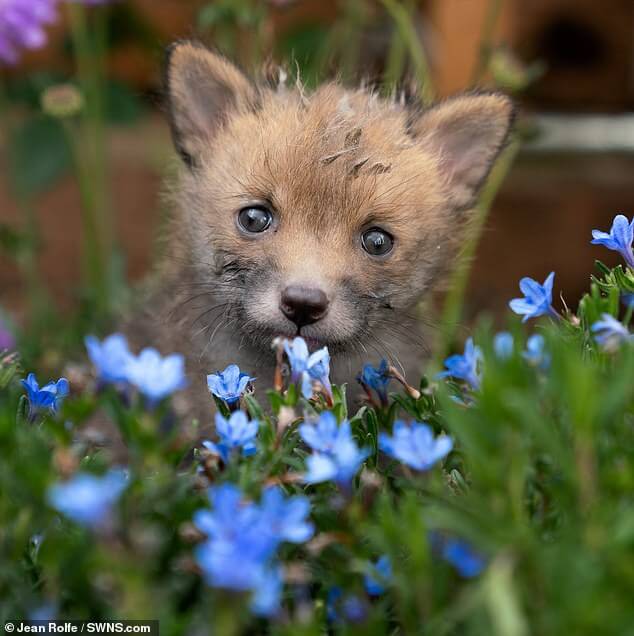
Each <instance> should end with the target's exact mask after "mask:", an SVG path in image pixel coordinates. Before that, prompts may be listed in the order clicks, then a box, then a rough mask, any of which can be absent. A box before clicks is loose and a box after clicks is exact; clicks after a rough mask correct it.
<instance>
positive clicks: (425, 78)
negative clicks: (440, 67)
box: [381, 0, 434, 104]
mask: <svg viewBox="0 0 634 636" xmlns="http://www.w3.org/2000/svg"><path fill="white" fill-rule="evenodd" d="M381 4H382V5H383V6H384V7H385V9H386V11H387V12H388V13H389V14H390V17H391V18H392V20H393V21H394V24H395V25H396V29H397V31H398V33H399V35H400V37H401V38H402V40H403V42H404V43H405V45H406V47H407V51H408V52H409V56H410V58H411V60H412V64H413V66H414V75H415V77H416V80H417V82H418V86H419V90H420V96H421V99H422V101H423V102H424V103H425V104H429V103H431V102H433V101H434V88H433V86H432V81H431V73H430V70H429V64H428V62H427V54H426V53H425V49H424V48H423V44H422V42H421V41H420V38H419V37H418V33H417V32H416V29H415V28H414V24H413V22H412V19H411V15H410V13H409V12H408V10H407V7H406V6H404V5H402V4H400V3H399V2H397V1H396V0H381Z"/></svg>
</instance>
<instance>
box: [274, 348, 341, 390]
mask: <svg viewBox="0 0 634 636" xmlns="http://www.w3.org/2000/svg"><path fill="white" fill-rule="evenodd" d="M284 350H285V351H286V355H287V356H288V362H289V364H290V365H291V380H292V382H294V383H296V384H301V390H302V395H303V396H304V397H305V398H306V399H307V400H308V399H310V398H311V397H312V395H313V384H314V383H318V384H320V385H321V386H322V387H323V388H324V390H325V391H326V393H327V394H328V395H332V387H331V385H330V354H329V353H328V347H324V348H323V349H319V350H318V351H315V352H314V353H310V354H309V353H308V346H307V345H306V341H305V340H304V339H303V338H299V337H298V338H295V339H294V340H293V341H292V342H290V341H288V340H286V341H285V342H284Z"/></svg>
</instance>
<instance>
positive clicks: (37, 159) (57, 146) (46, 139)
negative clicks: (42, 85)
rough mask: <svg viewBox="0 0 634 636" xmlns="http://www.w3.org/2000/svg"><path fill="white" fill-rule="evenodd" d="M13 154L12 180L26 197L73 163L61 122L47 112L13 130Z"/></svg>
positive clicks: (10, 149) (46, 187) (47, 185)
mask: <svg viewBox="0 0 634 636" xmlns="http://www.w3.org/2000/svg"><path fill="white" fill-rule="evenodd" d="M9 153H10V157H11V164H10V178H11V183H12V185H13V187H14V188H15V189H16V191H17V192H18V193H20V195H21V196H23V197H30V196H33V195H36V194H39V193H41V192H44V191H45V190H47V189H48V188H50V187H51V186H52V185H53V184H54V183H55V182H56V181H57V180H58V179H59V178H61V177H62V176H64V175H65V174H67V173H68V172H69V170H70V168H71V165H72V155H71V150H70V148H69V146H68V141H67V139H66V136H65V134H64V130H63V129H62V126H61V124H60V123H59V122H58V121H56V120H55V119H52V118H51V117H47V116H45V115H38V116H36V117H33V118H31V119H28V120H27V121H25V122H24V123H23V124H22V125H21V126H19V127H18V128H17V129H16V130H15V131H13V134H12V135H11V137H10V139H9Z"/></svg>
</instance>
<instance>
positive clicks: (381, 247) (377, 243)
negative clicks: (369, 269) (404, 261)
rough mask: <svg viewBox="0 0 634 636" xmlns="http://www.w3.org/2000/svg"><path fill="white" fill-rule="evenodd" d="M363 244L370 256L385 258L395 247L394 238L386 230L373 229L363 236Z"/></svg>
mask: <svg viewBox="0 0 634 636" xmlns="http://www.w3.org/2000/svg"><path fill="white" fill-rule="evenodd" d="M361 244H362V245H363V249H364V250H365V251H366V252H367V253H368V254H370V256H384V255H385V254H387V253H389V252H391V251H392V248H393V247H394V238H393V237H392V235H391V234H388V233H387V232H386V231H385V230H381V229H380V228H378V227H373V228H371V229H369V230H367V231H366V232H364V233H363V235H362V236H361Z"/></svg>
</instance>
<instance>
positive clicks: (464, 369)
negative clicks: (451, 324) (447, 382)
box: [438, 338, 482, 389]
mask: <svg viewBox="0 0 634 636" xmlns="http://www.w3.org/2000/svg"><path fill="white" fill-rule="evenodd" d="M481 360H482V349H480V347H478V346H476V345H474V344H473V339H472V338H468V339H467V342H466V343H465V348H464V353H463V354H462V355H459V354H455V355H453V356H449V357H448V358H447V359H446V360H445V367H446V368H447V370H446V371H442V372H441V373H439V374H438V377H439V378H446V377H452V378H457V379H459V380H464V381H465V382H466V383H467V384H469V385H470V386H471V388H472V389H478V388H479V387H480V369H479V363H480V362H481Z"/></svg>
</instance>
